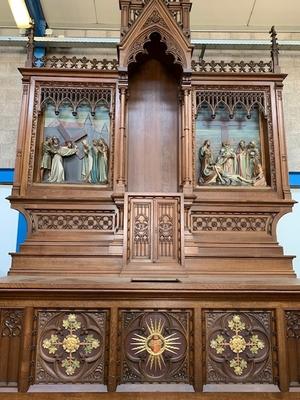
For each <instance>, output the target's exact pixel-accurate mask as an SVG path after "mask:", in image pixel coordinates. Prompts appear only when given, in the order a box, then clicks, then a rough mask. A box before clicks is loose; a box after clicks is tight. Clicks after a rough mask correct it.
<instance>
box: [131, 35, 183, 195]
mask: <svg viewBox="0 0 300 400" xmlns="http://www.w3.org/2000/svg"><path fill="white" fill-rule="evenodd" d="M150 39H151V41H149V42H148V43H146V45H145V52H144V53H140V54H138V55H137V57H136V61H137V62H136V63H133V64H130V65H129V101H128V191H130V192H177V191H178V169H179V166H178V159H179V157H178V142H179V141H178V132H179V115H180V113H179V103H178V90H179V81H180V76H181V74H182V69H181V66H180V65H178V64H174V57H173V56H172V55H171V54H168V53H167V48H166V45H165V44H164V43H162V42H161V40H160V39H161V38H160V35H159V34H158V33H153V34H152V35H151V37H150Z"/></svg>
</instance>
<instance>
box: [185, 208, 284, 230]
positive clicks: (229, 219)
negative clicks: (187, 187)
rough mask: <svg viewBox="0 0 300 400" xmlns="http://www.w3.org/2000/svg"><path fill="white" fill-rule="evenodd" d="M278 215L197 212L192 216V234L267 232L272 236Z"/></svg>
mask: <svg viewBox="0 0 300 400" xmlns="http://www.w3.org/2000/svg"><path fill="white" fill-rule="evenodd" d="M275 217H276V214H270V213H245V212H236V213H230V212H228V213H226V212H214V211H211V212H207V211H203V212H200V211H197V212H192V213H191V215H190V229H191V232H192V233H200V232H239V233H241V232H266V233H267V234H269V235H271V233H272V225H273V221H274V218H275Z"/></svg>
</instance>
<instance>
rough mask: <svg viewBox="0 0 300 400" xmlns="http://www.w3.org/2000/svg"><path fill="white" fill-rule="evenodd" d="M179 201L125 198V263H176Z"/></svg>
mask: <svg viewBox="0 0 300 400" xmlns="http://www.w3.org/2000/svg"><path fill="white" fill-rule="evenodd" d="M179 232H180V198H174V197H173V198H170V199H168V198H162V197H150V196H149V197H148V198H141V197H140V198H129V201H128V242H127V257H126V258H127V262H138V261H141V262H145V261H146V262H164V263H165V262H167V263H169V262H178V263H179V262H180V261H179V249H180V243H179V242H180V239H181V238H180V234H179Z"/></svg>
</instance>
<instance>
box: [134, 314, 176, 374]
mask: <svg viewBox="0 0 300 400" xmlns="http://www.w3.org/2000/svg"><path fill="white" fill-rule="evenodd" d="M146 325H147V329H148V333H149V334H148V336H141V335H139V334H138V333H135V334H134V336H133V338H132V343H131V346H132V350H133V351H134V353H135V354H139V353H142V352H143V351H146V352H147V354H148V355H147V362H146V366H148V365H149V367H150V370H152V369H154V370H157V369H159V370H161V369H162V366H163V365H165V361H164V358H163V356H162V355H163V353H164V352H169V353H172V354H174V355H175V356H176V354H177V351H178V350H179V347H178V346H179V345H180V341H179V340H180V338H179V336H178V335H177V334H176V333H172V334H171V335H168V336H164V335H163V329H164V324H163V323H162V321H161V320H154V322H153V320H152V319H150V325H149V324H148V323H146Z"/></svg>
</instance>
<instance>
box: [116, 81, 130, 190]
mask: <svg viewBox="0 0 300 400" xmlns="http://www.w3.org/2000/svg"><path fill="white" fill-rule="evenodd" d="M119 94H120V125H119V135H118V136H119V137H118V141H117V143H118V147H117V148H118V150H119V154H118V168H117V187H116V192H117V193H123V192H124V191H125V185H126V156H127V134H126V114H127V95H128V83H127V80H126V79H124V78H123V79H122V78H121V79H120V83H119Z"/></svg>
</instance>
